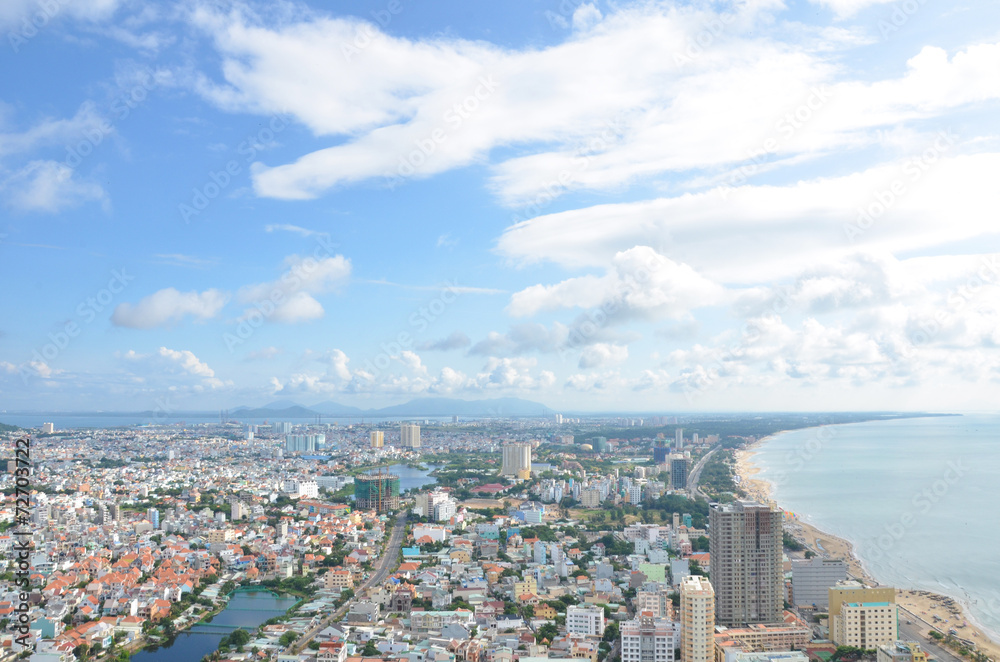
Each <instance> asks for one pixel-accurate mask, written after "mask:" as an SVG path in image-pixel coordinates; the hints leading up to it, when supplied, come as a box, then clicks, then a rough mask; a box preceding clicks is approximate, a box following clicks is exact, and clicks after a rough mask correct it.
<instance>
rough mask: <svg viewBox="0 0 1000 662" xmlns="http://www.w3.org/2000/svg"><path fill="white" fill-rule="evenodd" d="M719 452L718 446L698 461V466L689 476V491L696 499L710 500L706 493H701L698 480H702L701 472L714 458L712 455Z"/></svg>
mask: <svg viewBox="0 0 1000 662" xmlns="http://www.w3.org/2000/svg"><path fill="white" fill-rule="evenodd" d="M717 450H719V446H716V447H715V448H713V449H712V450H710V451H708V452H707V453H705V455H703V456H702V458H701V459H700V460H698V464H696V465H694V469H692V470H691V473H690V474H688V491H689V492H691V493H692V494H693V495H694V496H696V497H697V496H700V497H703V498H705V499H708V496H706V495H705V493H704V492H702V491H701V488H699V487H698V479H700V478H701V470H702V469H704V468H705V463H706V462H708V458H710V457H712V454H713V453H715V451H717Z"/></svg>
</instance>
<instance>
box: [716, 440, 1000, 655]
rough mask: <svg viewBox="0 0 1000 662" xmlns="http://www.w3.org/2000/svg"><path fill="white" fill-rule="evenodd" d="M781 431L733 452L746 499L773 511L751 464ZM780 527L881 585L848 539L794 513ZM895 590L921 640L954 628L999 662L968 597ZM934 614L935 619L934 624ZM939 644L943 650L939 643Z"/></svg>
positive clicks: (999, 649) (992, 636)
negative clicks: (932, 631)
mask: <svg viewBox="0 0 1000 662" xmlns="http://www.w3.org/2000/svg"><path fill="white" fill-rule="evenodd" d="M784 432H786V431H782V432H777V433H775V434H772V435H768V436H766V437H762V438H761V439H758V440H757V441H755V442H754V443H752V444H749V445H747V446H745V447H743V448H741V449H739V450H737V451H736V452H735V460H736V462H735V464H736V475H738V476H739V477H740V483H739V487H740V488H741V489H743V490H744V491H745V492H746V493H747V494H748V495H749V496H750V498H752V499H754V500H756V501H759V502H760V503H766V504H769V505H772V506H773V507H775V508H781V506H780V505H779V504H778V503H777V502H776V501H775V500H774V497H773V486H772V484H771V483H770V482H769V481H767V480H764V479H762V478H756V477H755V476H756V475H757V474H759V473H760V471H761V470H760V467H758V466H757V465H756V464H755V463H754V461H753V458H754V456H755V455H756V454H757V452H758V450H759V448H760V447H761V446H762V445H763V444H764V443H766V442H767V441H770V440H771V439H773V438H774V437H775V436H776V435H778V434H783V433H784ZM784 526H785V530H786V531H788V532H789V534H790V535H792V536H793V537H795V538H796V539H797V540H799V542H801V543H802V544H804V545H805V546H806V548H807V549H809V550H812V551H813V552H815V553H816V555H817V556H820V557H826V558H843V559H844V560H845V561H847V564H848V577H849V578H851V579H857V580H859V581H861V582H862V583H864V584H865V585H869V586H885V584H883V583H882V582H880V581H878V580H877V579H876V578H875V577H874V576H873V575H872V574H871V573H869V572H868V570H867V569H866V568H865V565H864V561H863V559H861V558H860V556H858V554H857V552H856V550H855V546H854V544H853V543H852V542H851V541H850V540H847V539H845V538H842V537H840V536H836V535H833V534H831V533H828V532H826V531H823V530H822V529H819V528H818V527H816V526H814V525H812V524H810V523H809V522H807V521H805V520H804V519H802V517H801V514H799V513H795V514H794V516H793V517H792V518H791V519H786V520H785V522H784ZM895 588H896V604H897V605H899V608H900V611H901V612H903V613H905V616H906V617H907V620H908V622H912V625H913V626H915V627H916V628H917V629H918V630H919V632H920V635H921V637H923V638H924V639H928V638H929V635H928V632H929V631H930V630H931V629H935V630H938V631H940V632H942V633H943V634H947V633H948V631H949V630H951V629H956V630H957V632H958V635H957V637H958V638H961V639H967V640H970V641H972V642H975V644H976V648H977V650H978V651H980V652H982V653H985V654H986V655H987V656H988V657H990V658H993V659H994V660H1000V636H998V634H997V633H995V632H993V631H992V630H990V629H988V628H986V627H985V626H983V625H982V624H981V623H980V622H979V620H978V619H977V618H976V617H975V616H974V615H973V613H972V609H971V604H970V602H969V599H968V597H959V596H953V595H947V594H944V593H940V592H937V591H930V590H927V589H922V588H912V587H911V588H902V587H898V586H897V587H895ZM935 616H937V617H938V618H939V619H940V620H935V619H934V617H935ZM935 643H937V642H935ZM938 645H939V646H942V647H943V645H942V644H940V643H938ZM945 648H946V647H945ZM946 650H949V652H951V653H952V654H953V655H954V656H955V657H956V658H959V657H961V656H960V655H959V654H958V653H957V652H955V651H951V650H950V649H947V648H946Z"/></svg>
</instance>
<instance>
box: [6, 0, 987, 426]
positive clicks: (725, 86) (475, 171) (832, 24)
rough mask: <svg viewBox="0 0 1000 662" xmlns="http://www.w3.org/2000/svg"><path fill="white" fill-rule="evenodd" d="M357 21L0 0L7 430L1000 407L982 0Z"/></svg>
mask: <svg viewBox="0 0 1000 662" xmlns="http://www.w3.org/2000/svg"><path fill="white" fill-rule="evenodd" d="M351 6H352V8H353V9H352V12H351V13H349V14H337V13H334V10H332V9H331V8H330V7H329V6H327V5H326V3H311V4H310V3H242V2H238V3H233V2H211V3H209V2H198V1H189V2H180V3H145V2H128V1H126V0H49V1H43V2H38V1H37V0H15V1H12V2H7V3H4V6H3V8H2V9H0V28H2V33H3V35H4V43H3V44H0V63H2V66H0V277H2V279H3V282H4V284H5V287H4V288H3V292H4V298H3V304H4V305H3V312H4V315H3V316H2V317H0V410H2V409H8V410H15V409H18V410H19V409H36V410H52V409H89V408H100V409H116V410H134V409H151V408H154V407H155V406H156V404H155V403H157V402H162V401H163V399H164V398H169V399H170V402H171V403H173V405H174V406H176V407H177V408H181V409H187V408H206V409H212V408H219V407H232V406H236V405H238V404H262V403H265V402H268V401H270V400H274V399H279V398H280V399H291V400H294V401H297V402H301V403H303V404H306V405H309V404H313V403H316V402H320V401H323V400H330V399H332V400H337V401H341V402H344V403H349V404H356V405H359V406H381V405H385V404H392V403H396V402H400V401H402V400H406V399H409V398H411V397H417V396H427V395H445V396H450V397H462V398H469V399H474V398H484V397H497V396H508V395H516V396H520V397H525V398H529V399H533V400H537V401H540V402H543V403H545V404H546V405H549V406H550V407H553V408H555V409H557V410H565V411H585V410H595V411H596V410H601V411H606V410H634V411H676V410H713V409H729V410H732V409H772V410H773V409H810V410H815V409H941V408H945V409H954V410H965V409H988V408H995V393H996V389H997V386H998V378H1000V356H998V352H997V347H998V345H1000V331H998V329H997V322H998V320H1000V312H998V308H1000V304H998V303H997V302H998V301H1000V296H998V292H1000V288H998V287H997V282H998V280H1000V255H998V253H1000V245H998V244H1000V242H998V236H997V222H996V209H997V208H998V202H1000V199H998V198H1000V187H997V186H996V184H995V173H996V172H997V171H998V168H1000V153H998V141H997V123H996V117H997V116H998V115H997V111H998V105H1000V104H998V100H1000V74H998V71H1000V6H997V5H996V3H991V2H985V1H983V2H958V3H938V2H931V1H930V0H926V1H924V2H921V1H920V0H900V1H898V2H887V1H882V0H809V1H801V2H793V1H791V0H788V1H786V2H782V1H781V0H746V1H740V2H676V3H673V2H638V3H632V2H616V3H606V2H594V3H587V2H580V1H579V0H563V1H562V2H556V1H554V0H553V1H549V0H523V1H519V2H509V3H502V4H501V3H459V2H435V3H416V2H409V1H406V0H399V1H398V2H395V1H391V0H386V1H372V2H360V3H351ZM32 21H33V22H34V25H33V24H32Z"/></svg>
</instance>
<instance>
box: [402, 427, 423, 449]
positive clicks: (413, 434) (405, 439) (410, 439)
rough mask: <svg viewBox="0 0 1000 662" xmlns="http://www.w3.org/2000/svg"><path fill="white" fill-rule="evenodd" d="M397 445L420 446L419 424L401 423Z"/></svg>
mask: <svg viewBox="0 0 1000 662" xmlns="http://www.w3.org/2000/svg"><path fill="white" fill-rule="evenodd" d="M399 445H400V446H402V447H403V448H420V426H419V425H415V424H413V423H402V424H401V425H400V426H399Z"/></svg>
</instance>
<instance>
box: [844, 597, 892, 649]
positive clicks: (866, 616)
mask: <svg viewBox="0 0 1000 662" xmlns="http://www.w3.org/2000/svg"><path fill="white" fill-rule="evenodd" d="M898 618H899V615H898V613H897V610H896V603H895V602H845V603H843V604H842V605H841V606H840V614H838V615H837V616H836V617H833V616H831V617H830V638H831V639H833V643H835V644H837V645H838V646H856V647H857V648H868V649H872V648H877V647H879V646H884V645H886V644H891V643H893V642H895V641H896V639H897V638H898V637H899V632H898V630H897V625H898Z"/></svg>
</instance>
